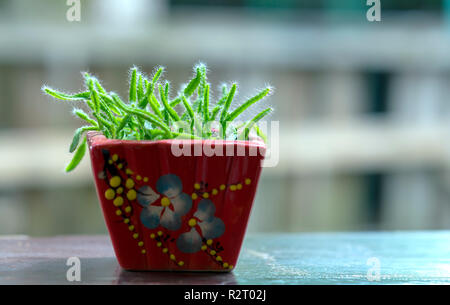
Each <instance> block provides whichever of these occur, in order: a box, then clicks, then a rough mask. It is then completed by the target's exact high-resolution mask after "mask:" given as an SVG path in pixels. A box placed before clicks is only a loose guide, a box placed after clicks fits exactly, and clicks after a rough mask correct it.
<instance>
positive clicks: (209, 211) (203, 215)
mask: <svg viewBox="0 0 450 305" xmlns="http://www.w3.org/2000/svg"><path fill="white" fill-rule="evenodd" d="M215 212H216V207H215V206H214V203H213V202H212V201H211V200H209V199H202V200H201V201H200V202H199V204H198V207H197V211H196V212H195V214H194V216H195V217H197V218H198V219H200V220H202V221H212V220H213V218H214V213H215Z"/></svg>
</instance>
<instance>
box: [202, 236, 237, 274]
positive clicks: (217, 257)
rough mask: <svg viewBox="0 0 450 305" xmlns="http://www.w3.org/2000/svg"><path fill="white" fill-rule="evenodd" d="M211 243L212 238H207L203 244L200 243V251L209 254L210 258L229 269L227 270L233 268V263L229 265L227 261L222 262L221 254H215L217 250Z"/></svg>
mask: <svg viewBox="0 0 450 305" xmlns="http://www.w3.org/2000/svg"><path fill="white" fill-rule="evenodd" d="M212 244H213V240H212V239H208V240H207V241H206V244H203V245H202V248H201V249H202V251H204V252H205V253H206V254H208V255H209V256H211V258H212V259H213V260H214V261H215V262H216V263H218V264H219V265H221V266H222V268H224V269H229V270H231V269H233V265H230V264H229V263H227V262H224V261H223V259H222V256H220V255H217V251H216V250H214V249H213V247H212ZM207 250H208V251H207Z"/></svg>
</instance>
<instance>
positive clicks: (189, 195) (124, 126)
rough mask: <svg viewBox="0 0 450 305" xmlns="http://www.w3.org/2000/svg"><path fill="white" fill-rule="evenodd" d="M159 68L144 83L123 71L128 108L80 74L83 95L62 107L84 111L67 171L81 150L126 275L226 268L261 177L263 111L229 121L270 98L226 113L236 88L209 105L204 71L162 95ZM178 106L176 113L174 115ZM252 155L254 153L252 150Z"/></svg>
mask: <svg viewBox="0 0 450 305" xmlns="http://www.w3.org/2000/svg"><path fill="white" fill-rule="evenodd" d="M162 72H163V68H162V67H160V68H158V69H157V70H156V72H155V73H154V75H153V77H152V78H150V79H147V78H146V77H145V76H144V74H143V73H141V72H140V71H138V69H136V68H132V69H131V78H130V90H129V100H128V103H125V102H124V101H122V99H121V98H120V97H119V96H118V95H117V94H115V93H114V92H107V91H106V90H105V89H104V87H103V86H102V85H101V84H100V82H99V81H98V79H97V78H95V77H94V76H92V75H90V74H89V73H84V80H85V86H86V90H85V91H83V92H80V93H77V94H66V93H62V92H58V91H56V90H53V89H51V88H49V87H46V86H44V87H43V91H44V92H45V93H46V94H48V95H50V96H52V97H54V98H57V99H60V100H64V101H78V102H81V103H83V104H85V105H86V106H87V109H89V111H85V110H83V109H81V108H75V109H74V110H73V113H74V114H75V115H76V116H77V117H79V118H81V119H82V120H84V121H86V122H87V123H89V125H86V126H83V127H80V128H79V129H77V130H76V132H75V135H74V137H73V140H72V143H71V145H70V152H74V156H73V159H72V161H71V162H70V163H69V164H68V165H67V167H66V171H67V172H70V171H71V170H73V169H74V168H75V167H76V166H77V165H78V164H79V162H80V161H81V159H82V158H83V155H84V154H85V152H86V149H87V147H88V148H89V152H90V157H91V164H92V171H93V174H94V179H95V185H96V189H97V194H98V198H99V201H100V204H101V207H102V210H103V214H104V217H105V222H106V224H107V227H108V230H109V233H110V236H111V240H112V243H113V246H114V250H115V253H116V256H117V259H118V261H119V264H120V265H121V266H122V267H123V268H124V269H127V270H185V271H186V270H189V271H230V270H232V269H233V268H234V266H235V265H236V262H237V259H238V255H239V251H240V248H241V244H242V241H243V238H244V234H245V230H246V227H247V222H248V217H249V215H250V210H251V207H252V204H253V199H254V196H255V193H256V188H257V184H258V179H259V176H260V173H261V162H262V161H263V159H264V153H265V144H264V139H265V136H264V134H263V133H262V132H261V130H260V129H259V128H258V126H257V123H258V121H259V120H261V119H262V118H263V117H265V116H266V115H267V114H269V113H270V112H271V111H272V108H267V109H265V110H263V111H261V112H259V113H258V114H257V115H256V116H254V117H253V118H251V119H250V120H247V121H244V122H243V123H237V122H236V119H237V118H238V117H239V116H240V115H241V114H242V113H243V112H244V111H245V110H247V109H248V108H249V107H250V106H251V105H253V104H255V103H257V102H258V101H260V100H262V99H263V98H264V97H265V96H267V95H268V94H269V93H270V92H271V88H265V89H264V90H262V91H260V92H259V93H258V94H257V95H255V96H254V97H252V98H250V99H248V100H247V101H245V102H244V103H242V104H240V105H239V106H237V107H235V108H234V110H232V111H231V110H230V109H231V105H232V101H233V98H234V96H235V93H236V84H232V85H231V86H227V85H223V86H222V92H221V96H220V98H219V99H218V101H217V102H216V103H215V104H213V103H210V95H211V93H210V84H209V83H208V82H207V76H206V72H207V69H206V66H205V65H203V64H199V65H197V66H196V67H195V68H194V76H193V78H192V79H191V80H190V81H189V83H188V84H187V85H185V86H183V87H182V88H181V90H180V91H179V93H178V94H177V96H176V97H175V98H174V99H171V98H170V83H169V82H167V81H165V82H162V81H161V80H160V77H161V74H162ZM177 108H180V109H178V110H177ZM255 152H256V153H255Z"/></svg>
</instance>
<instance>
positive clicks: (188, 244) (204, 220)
mask: <svg viewBox="0 0 450 305" xmlns="http://www.w3.org/2000/svg"><path fill="white" fill-rule="evenodd" d="M215 212H216V207H215V206H214V203H213V202H212V201H211V200H209V199H202V200H201V201H200V202H199V204H198V207H197V211H196V212H195V214H194V217H195V218H193V220H190V221H189V225H190V226H191V230H190V231H188V232H186V233H183V234H181V235H180V236H179V237H178V238H177V246H178V249H180V251H182V252H185V253H195V252H197V251H199V250H200V249H201V247H202V238H205V239H214V238H217V237H220V236H221V235H222V234H223V233H224V232H225V224H224V223H223V221H222V220H221V219H220V218H217V217H215V216H214V214H215ZM197 227H198V229H199V230H197ZM198 231H200V232H201V235H200V233H199V232H198Z"/></svg>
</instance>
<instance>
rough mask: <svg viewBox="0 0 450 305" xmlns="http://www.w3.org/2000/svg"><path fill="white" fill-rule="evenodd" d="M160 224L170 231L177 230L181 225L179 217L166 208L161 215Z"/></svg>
mask: <svg viewBox="0 0 450 305" xmlns="http://www.w3.org/2000/svg"><path fill="white" fill-rule="evenodd" d="M161 225H162V226H163V227H164V228H166V229H168V230H171V231H175V230H178V229H179V228H180V226H181V218H180V217H179V216H178V215H177V214H176V213H174V212H173V211H172V210H171V209H169V208H166V209H165V210H164V212H163V214H162V216H161Z"/></svg>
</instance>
